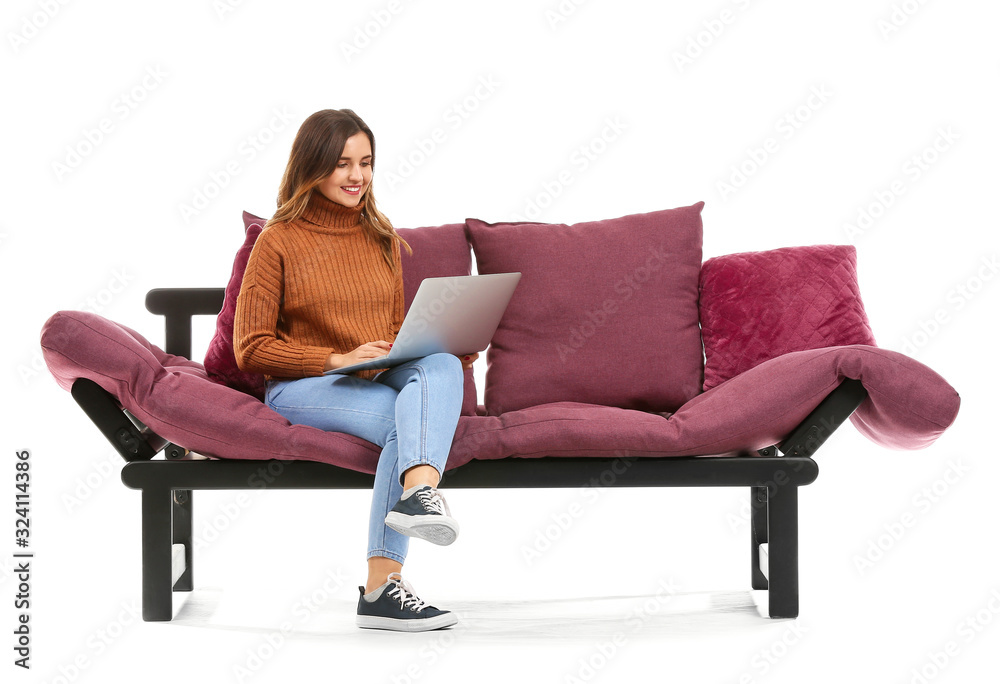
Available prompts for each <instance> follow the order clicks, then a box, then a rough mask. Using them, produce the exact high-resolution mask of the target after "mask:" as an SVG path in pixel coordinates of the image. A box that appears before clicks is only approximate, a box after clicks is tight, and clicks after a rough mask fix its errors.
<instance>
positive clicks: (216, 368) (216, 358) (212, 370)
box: [205, 211, 267, 401]
mask: <svg viewBox="0 0 1000 684" xmlns="http://www.w3.org/2000/svg"><path fill="white" fill-rule="evenodd" d="M265 223H267V220H266V219H262V218H260V217H257V216H254V215H253V214H250V213H248V212H246V211H244V212H243V230H244V231H245V232H246V238H245V239H244V240H243V245H242V246H241V247H240V248H239V250H238V251H237V252H236V259H235V260H234V261H233V271H232V273H231V274H230V276H229V283H228V284H227V285H226V296H225V299H224V300H223V302H222V311H220V312H219V316H218V318H217V319H216V321H215V335H214V336H213V337H212V341H211V342H210V343H209V345H208V351H206V352H205V371H206V372H207V373H208V377H209V378H210V379H211V380H214V381H215V382H217V383H219V384H221V385H228V386H229V387H232V388H233V389H238V390H240V391H241V392H246V393H247V394H249V395H250V396H253V397H257V398H258V399H260V400H261V401H263V400H264V376H263V375H260V374H259V373H247V372H245V371H242V370H240V368H239V366H238V365H237V364H236V353H235V351H233V319H234V318H235V317H236V298H237V297H239V295H240V285H242V283H243V273H244V272H245V271H246V269H247V260H248V259H250V252H251V251H252V250H253V245H254V243H255V242H256V241H257V236H258V235H260V231H261V230H263V226H264V224H265Z"/></svg>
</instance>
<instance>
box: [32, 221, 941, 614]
mask: <svg viewBox="0 0 1000 684" xmlns="http://www.w3.org/2000/svg"><path fill="white" fill-rule="evenodd" d="M702 209H703V203H701V202H699V203H696V204H693V205H691V206H686V207H678V208H674V209H666V210H661V211H654V212H648V213H642V214H633V215H629V216H623V217H619V218H614V219H605V220H599V221H592V222H584V223H577V224H573V225H565V224H546V223H525V222H517V223H514V222H506V223H488V222H485V221H482V220H479V219H471V218H470V219H466V220H465V221H464V222H462V223H453V224H445V225H440V226H427V227H420V228H409V229H407V228H404V229H400V230H399V233H400V235H401V236H402V237H403V238H404V239H405V240H406V241H407V243H408V244H409V245H410V247H411V248H412V254H407V253H406V252H405V251H404V253H403V274H404V290H405V297H406V307H407V308H408V307H409V304H410V301H411V299H412V297H413V294H414V293H415V291H416V288H417V285H418V284H419V283H420V281H421V280H422V279H423V278H426V277H432V276H457V275H468V274H469V273H471V272H472V271H473V261H472V256H473V255H474V256H475V264H476V271H477V272H479V273H499V272H510V271H519V272H521V273H522V277H521V281H520V283H519V284H518V287H517V289H516V290H515V293H514V296H513V298H512V299H511V302H510V305H509V306H508V309H507V311H506V312H505V314H504V317H503V320H502V321H501V323H500V326H499V328H498V329H497V332H496V334H495V335H494V337H493V340H492V342H491V344H490V347H489V349H488V350H487V353H486V362H487V370H486V374H485V387H484V388H483V398H484V400H483V403H482V404H480V403H479V402H478V400H477V397H478V390H477V388H476V386H475V379H474V376H473V373H472V370H471V369H470V370H467V371H466V380H465V383H466V386H465V400H464V402H463V407H462V416H461V418H460V420H459V424H458V428H457V430H456V434H455V439H454V442H453V447H452V451H451V453H450V455H449V460H448V470H447V471H446V473H445V477H444V479H443V482H442V486H443V487H445V488H449V487H582V486H587V485H591V486H625V487H634V486H644V487H648V486H739V487H749V495H750V497H751V503H752V506H753V513H752V516H751V518H752V519H751V585H752V587H753V588H755V589H768V606H769V610H768V613H769V615H770V616H771V617H795V616H797V615H798V609H799V607H798V559H797V534H798V531H797V492H798V487H800V486H803V485H806V484H809V483H811V482H812V481H814V480H815V478H816V476H817V474H818V469H817V466H816V463H815V460H814V459H813V458H812V457H813V455H814V453H815V452H816V451H817V450H818V449H819V447H820V446H821V445H822V444H823V442H824V441H825V440H826V439H827V437H829V435H830V434H831V433H832V432H833V430H835V429H837V427H838V426H839V425H841V424H842V423H844V422H845V421H847V420H850V421H851V423H852V424H853V425H854V426H855V427H856V428H857V429H858V430H859V431H860V432H861V433H862V434H863V435H865V436H866V437H867V438H869V439H870V440H872V441H874V442H875V443H877V444H880V445H883V446H886V447H889V448H892V449H920V448H924V447H926V446H928V445H930V444H932V443H933V442H934V441H935V440H936V439H937V438H938V436H939V435H941V433H942V432H943V431H944V430H946V429H947V428H948V427H949V426H950V425H951V424H952V422H953V421H954V419H955V417H956V415H957V412H958V408H959V404H960V399H959V395H958V393H957V392H956V391H955V389H954V388H953V387H951V386H950V385H949V384H948V383H947V381H946V380H945V379H944V378H942V377H941V376H940V375H938V374H937V373H935V372H934V371H933V370H931V369H930V368H928V367H927V366H925V365H924V364H922V363H920V362H918V361H916V360H914V359H912V358H909V357H907V356H905V355H903V354H900V353H897V352H894V351H891V350H888V349H882V348H880V347H878V346H877V344H876V342H875V339H874V335H873V333H872V330H871V327H870V325H869V322H868V318H867V315H866V313H865V309H864V306H863V303H862V300H861V296H860V292H859V288H858V282H857V263H856V259H857V254H856V250H855V249H854V248H853V247H852V246H846V245H809V246H799V247H787V248H781V249H774V250H767V251H760V252H747V253H740V254H729V255H723V256H718V257H713V258H710V259H708V260H704V261H703V257H702V231H703V224H702V217H701V214H702ZM264 222H265V221H264V219H262V218H261V217H257V216H254V215H252V214H249V213H246V212H244V214H243V230H244V235H243V237H244V241H243V244H242V245H241V246H240V248H239V249H238V250H237V253H236V257H235V260H234V263H233V269H232V273H231V277H230V280H229V282H228V284H227V286H226V287H225V288H222V287H216V288H187V289H168V290H165V289H159V290H152V291H150V292H149V293H148V295H147V298H146V305H147V308H148V309H149V310H150V311H151V312H153V313H157V314H161V315H163V316H164V319H165V329H166V338H165V344H164V347H163V348H160V347H159V346H157V345H155V344H153V343H151V342H150V341H148V340H147V339H146V338H145V337H144V336H143V335H142V334H140V333H139V332H137V331H135V330H131V329H129V328H127V327H125V326H122V325H119V324H117V323H115V322H113V321H110V320H107V319H106V318H103V317H101V316H99V315H97V314H94V313H88V312H80V311H60V312H57V313H56V314H54V315H53V316H52V317H50V318H49V320H48V321H47V322H46V323H45V325H44V327H43V330H42V333H41V346H42V352H43V356H44V359H45V362H46V364H47V366H48V368H49V370H50V372H51V374H52V375H53V377H54V378H55V380H56V382H57V383H58V384H59V385H60V386H61V387H62V388H64V389H67V390H70V391H71V393H72V395H73V397H74V398H75V399H76V401H77V403H78V404H79V405H80V406H81V408H83V410H84V411H86V412H87V415H88V416H90V417H91V419H92V420H93V421H94V423H95V425H97V427H98V428H99V429H100V430H101V432H102V433H103V434H104V435H105V437H107V439H108V440H109V441H110V442H111V443H112V444H113V445H114V447H115V448H116V449H117V450H118V452H119V453H120V454H121V455H122V457H123V458H124V459H125V460H126V461H127V464H126V465H125V466H124V467H123V470H122V479H123V482H124V483H125V484H126V485H127V486H129V487H132V488H135V489H140V490H142V493H143V496H142V515H143V522H142V527H143V539H142V554H143V617H144V619H145V620H170V619H171V617H172V614H173V612H172V611H173V608H172V602H171V601H172V594H173V592H176V591H190V590H191V589H192V588H193V574H192V573H193V564H194V559H193V553H192V551H193V550H192V544H191V522H192V516H193V508H192V506H193V493H194V491H196V490H198V489H243V488H264V489H283V488H334V489H336V488H360V487H370V486H371V483H372V475H373V473H374V471H375V465H376V463H377V460H378V452H379V450H378V448H377V447H376V446H375V445H373V444H371V443H368V442H366V441H364V440H362V439H359V438H356V437H353V436H350V435H346V434H340V433H332V432H324V431H321V430H318V429H315V428H312V427H309V426H304V425H292V424H289V423H288V421H286V420H285V419H284V418H282V417H281V416H280V415H278V414H277V413H275V412H273V411H271V410H270V409H269V408H268V407H267V406H265V405H264V403H263V402H262V401H261V399H262V396H263V379H262V378H261V377H260V376H256V375H253V374H248V373H243V372H242V371H240V370H239V368H238V367H237V366H236V363H235V359H234V356H233V348H232V324H233V314H234V311H235V303H236V296H237V294H238V292H239V287H240V283H241V281H242V274H243V269H244V268H245V266H246V261H247V258H248V257H249V254H250V251H251V250H252V247H253V244H254V241H255V240H256V238H257V236H258V235H259V234H260V232H261V230H262V226H263V224H264ZM196 315H213V316H216V332H215V334H214V336H213V339H212V340H211V342H210V344H209V347H208V352H207V354H206V357H205V359H204V360H203V361H202V362H199V361H197V360H193V359H191V358H190V357H191V329H192V326H191V320H192V317H193V316H196Z"/></svg>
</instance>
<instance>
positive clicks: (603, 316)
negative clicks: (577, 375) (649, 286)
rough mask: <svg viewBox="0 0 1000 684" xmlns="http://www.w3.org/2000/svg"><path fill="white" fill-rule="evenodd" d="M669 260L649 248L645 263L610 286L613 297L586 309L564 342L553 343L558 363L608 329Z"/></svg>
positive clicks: (662, 251)
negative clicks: (620, 310) (625, 305)
mask: <svg viewBox="0 0 1000 684" xmlns="http://www.w3.org/2000/svg"><path fill="white" fill-rule="evenodd" d="M669 258H670V254H669V253H667V252H666V251H664V250H663V248H662V247H650V248H649V250H648V256H647V257H646V260H645V262H643V263H642V264H640V265H638V266H636V267H635V268H633V269H632V270H631V271H630V272H629V273H626V274H625V275H624V276H622V277H621V278H619V279H618V280H617V281H615V283H614V285H613V286H612V289H613V290H614V293H615V294H614V296H609V297H607V298H605V299H604V301H603V302H601V304H600V305H599V306H596V307H592V308H591V307H588V310H587V313H586V314H585V317H584V319H583V320H582V321H581V322H580V323H579V324H578V325H576V326H574V327H572V328H570V330H569V336H568V337H567V338H566V340H565V341H561V342H560V341H557V342H555V345H556V352H558V354H559V361H560V362H562V363H566V362H567V361H569V360H570V357H572V356H573V354H575V353H576V351H577V350H578V349H581V348H582V347H583V346H584V345H586V344H587V342H589V341H590V340H591V339H592V338H593V337H594V335H596V334H597V332H598V331H599V330H600V329H601V328H603V327H604V326H606V325H608V323H609V321H611V320H612V319H613V318H614V316H615V314H617V313H618V311H619V308H620V307H621V305H622V304H623V303H625V302H627V301H628V300H630V299H631V298H632V297H633V295H635V293H636V292H638V291H639V290H640V289H642V287H643V285H645V284H646V283H647V282H649V280H650V278H652V277H653V275H654V274H656V273H657V272H658V271H660V270H661V269H662V268H663V266H664V265H665V264H666V263H667V260H668V259H669Z"/></svg>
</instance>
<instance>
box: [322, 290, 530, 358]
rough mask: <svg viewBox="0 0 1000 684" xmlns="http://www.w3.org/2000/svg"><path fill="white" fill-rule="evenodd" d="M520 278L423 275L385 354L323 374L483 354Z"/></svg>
mask: <svg viewBox="0 0 1000 684" xmlns="http://www.w3.org/2000/svg"><path fill="white" fill-rule="evenodd" d="M520 279H521V274H520V273H492V274H487V275H470V276H448V277H443V278H424V280H423V281H421V283H420V287H419V288H417V293H416V294H415V295H414V296H413V302H412V303H411V304H410V308H409V310H408V311H407V312H406V317H405V318H404V319H403V325H402V326H401V327H400V329H399V334H398V335H397V336H396V339H395V341H394V342H393V343H392V349H391V350H389V353H388V354H387V355H385V356H380V357H378V358H374V359H369V360H368V361H363V362H361V363H356V364H354V365H352V366H344V367H343V368H336V369H334V370H330V371H326V373H324V375H332V374H335V373H353V372H354V371H360V370H369V369H373V368H391V367H393V366H398V365H399V364H401V363H406V362H407V361H412V360H413V359H419V358H422V357H424V356H428V355H430V354H436V353H439V352H447V353H449V354H455V355H457V356H465V355H467V354H474V353H476V352H481V351H483V350H484V349H486V347H487V346H489V344H490V340H491V339H493V333H495V332H496V330H497V327H498V326H499V325H500V318H501V317H502V316H503V312H504V311H505V310H506V309H507V304H508V302H510V298H511V296H512V295H513V294H514V288H515V287H517V282H518V281H519V280H520Z"/></svg>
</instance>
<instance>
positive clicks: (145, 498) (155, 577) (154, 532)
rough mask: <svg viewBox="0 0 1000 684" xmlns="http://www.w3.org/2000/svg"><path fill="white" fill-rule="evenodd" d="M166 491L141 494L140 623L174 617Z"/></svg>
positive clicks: (169, 505) (169, 504) (169, 503)
mask: <svg viewBox="0 0 1000 684" xmlns="http://www.w3.org/2000/svg"><path fill="white" fill-rule="evenodd" d="M172 505H173V501H172V493H171V491H170V490H169V489H143V490H142V619H143V620H145V621H146V622H157V621H168V620H170V619H171V618H172V617H173V612H174V611H173V594H172V590H173V587H172V586H171V581H170V580H171V512H172Z"/></svg>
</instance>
